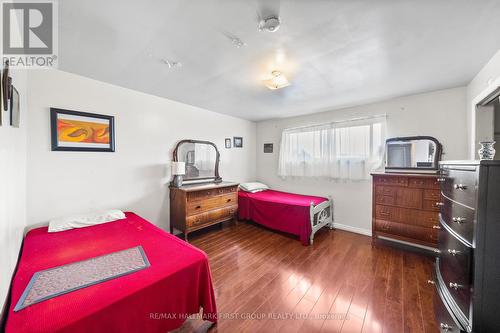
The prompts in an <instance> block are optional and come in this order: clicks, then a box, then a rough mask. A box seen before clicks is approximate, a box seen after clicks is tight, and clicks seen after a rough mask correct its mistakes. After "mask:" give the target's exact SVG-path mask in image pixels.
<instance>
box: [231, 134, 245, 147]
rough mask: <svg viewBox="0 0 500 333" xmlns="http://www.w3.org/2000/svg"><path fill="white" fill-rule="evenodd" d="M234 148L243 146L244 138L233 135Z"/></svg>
mask: <svg viewBox="0 0 500 333" xmlns="http://www.w3.org/2000/svg"><path fill="white" fill-rule="evenodd" d="M233 146H234V148H243V138H242V137H241V136H235V137H233Z"/></svg>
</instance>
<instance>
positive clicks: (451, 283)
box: [450, 282, 461, 290]
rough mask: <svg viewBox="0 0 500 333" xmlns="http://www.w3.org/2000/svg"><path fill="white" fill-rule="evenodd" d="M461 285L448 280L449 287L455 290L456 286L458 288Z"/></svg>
mask: <svg viewBox="0 0 500 333" xmlns="http://www.w3.org/2000/svg"><path fill="white" fill-rule="evenodd" d="M460 287H461V286H460V285H459V284H458V283H456V282H450V288H453V289H455V290H458V288H460Z"/></svg>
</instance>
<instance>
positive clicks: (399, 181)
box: [373, 176, 408, 186]
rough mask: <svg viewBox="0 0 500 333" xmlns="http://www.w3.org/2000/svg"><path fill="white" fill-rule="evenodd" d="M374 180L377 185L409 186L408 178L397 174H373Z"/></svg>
mask: <svg viewBox="0 0 500 333" xmlns="http://www.w3.org/2000/svg"><path fill="white" fill-rule="evenodd" d="M373 181H374V183H375V184H377V185H389V186H391V185H397V186H408V178H406V177H397V176H373Z"/></svg>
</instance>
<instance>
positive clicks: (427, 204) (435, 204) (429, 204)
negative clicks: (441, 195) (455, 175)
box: [422, 199, 440, 212]
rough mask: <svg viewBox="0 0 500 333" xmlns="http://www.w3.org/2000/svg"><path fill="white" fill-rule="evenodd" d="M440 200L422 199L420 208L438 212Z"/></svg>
mask: <svg viewBox="0 0 500 333" xmlns="http://www.w3.org/2000/svg"><path fill="white" fill-rule="evenodd" d="M439 204H440V201H439V199H438V200H424V201H423V205H422V208H423V209H425V210H431V211H434V212H439V210H440V206H439Z"/></svg>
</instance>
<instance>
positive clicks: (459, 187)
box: [453, 184, 467, 191]
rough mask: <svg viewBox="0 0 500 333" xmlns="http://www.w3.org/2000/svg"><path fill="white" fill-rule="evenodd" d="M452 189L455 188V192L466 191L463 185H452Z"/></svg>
mask: <svg viewBox="0 0 500 333" xmlns="http://www.w3.org/2000/svg"><path fill="white" fill-rule="evenodd" d="M453 187H454V188H455V190H460V191H465V190H466V189H467V186H465V185H463V184H455V185H453Z"/></svg>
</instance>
